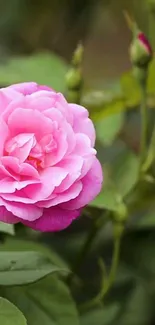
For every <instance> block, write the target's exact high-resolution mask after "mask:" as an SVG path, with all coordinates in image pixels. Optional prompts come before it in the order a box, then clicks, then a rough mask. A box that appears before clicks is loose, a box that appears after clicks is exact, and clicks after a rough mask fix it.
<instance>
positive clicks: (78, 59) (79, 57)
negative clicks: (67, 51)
mask: <svg viewBox="0 0 155 325" xmlns="http://www.w3.org/2000/svg"><path fill="white" fill-rule="evenodd" d="M83 52H84V48H83V45H82V44H81V43H79V45H78V46H77V48H76V50H75V52H74V55H73V58H72V65H73V66H80V65H81V63H82V61H83Z"/></svg>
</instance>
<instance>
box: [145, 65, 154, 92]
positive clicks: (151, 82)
mask: <svg viewBox="0 0 155 325" xmlns="http://www.w3.org/2000/svg"><path fill="white" fill-rule="evenodd" d="M154 84H155V59H153V60H152V62H151V63H150V65H149V74H148V83H147V89H148V93H149V94H154V93H155V90H154Z"/></svg>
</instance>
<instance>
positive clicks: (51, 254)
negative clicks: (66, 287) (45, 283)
mask: <svg viewBox="0 0 155 325" xmlns="http://www.w3.org/2000/svg"><path fill="white" fill-rule="evenodd" d="M0 251H11V252H12V251H20V252H21V251H22V252H23V251H26V252H27V251H36V252H40V253H42V254H43V255H44V257H47V258H49V259H50V261H51V262H52V263H53V264H55V265H57V266H59V267H61V268H64V269H68V265H67V263H66V262H65V261H64V260H63V259H62V258H61V257H60V256H59V255H58V254H57V253H56V252H55V251H54V250H52V249H51V248H48V246H46V245H43V244H39V243H38V242H37V243H36V242H34V241H30V240H21V239H17V238H11V237H8V238H6V240H5V242H4V243H3V244H1V245H0Z"/></svg>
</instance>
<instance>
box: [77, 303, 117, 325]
mask: <svg viewBox="0 0 155 325" xmlns="http://www.w3.org/2000/svg"><path fill="white" fill-rule="evenodd" d="M119 311H120V306H119V304H112V305H109V306H105V307H103V308H98V309H93V310H90V311H89V312H87V313H85V314H83V315H82V316H81V323H80V325H111V324H115V323H114V321H115V319H116V317H117V315H118V313H119Z"/></svg>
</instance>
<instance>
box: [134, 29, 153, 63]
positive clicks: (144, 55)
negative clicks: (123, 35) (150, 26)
mask: <svg viewBox="0 0 155 325" xmlns="http://www.w3.org/2000/svg"><path fill="white" fill-rule="evenodd" d="M152 54H153V53H152V48H151V45H150V43H149V41H148V39H147V38H146V36H145V34H144V33H142V32H140V31H137V33H136V36H135V37H134V39H133V41H132V43H131V46H130V58H131V62H132V64H133V65H135V66H137V67H140V68H145V67H147V66H148V64H149V62H150V61H151V59H152Z"/></svg>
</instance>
